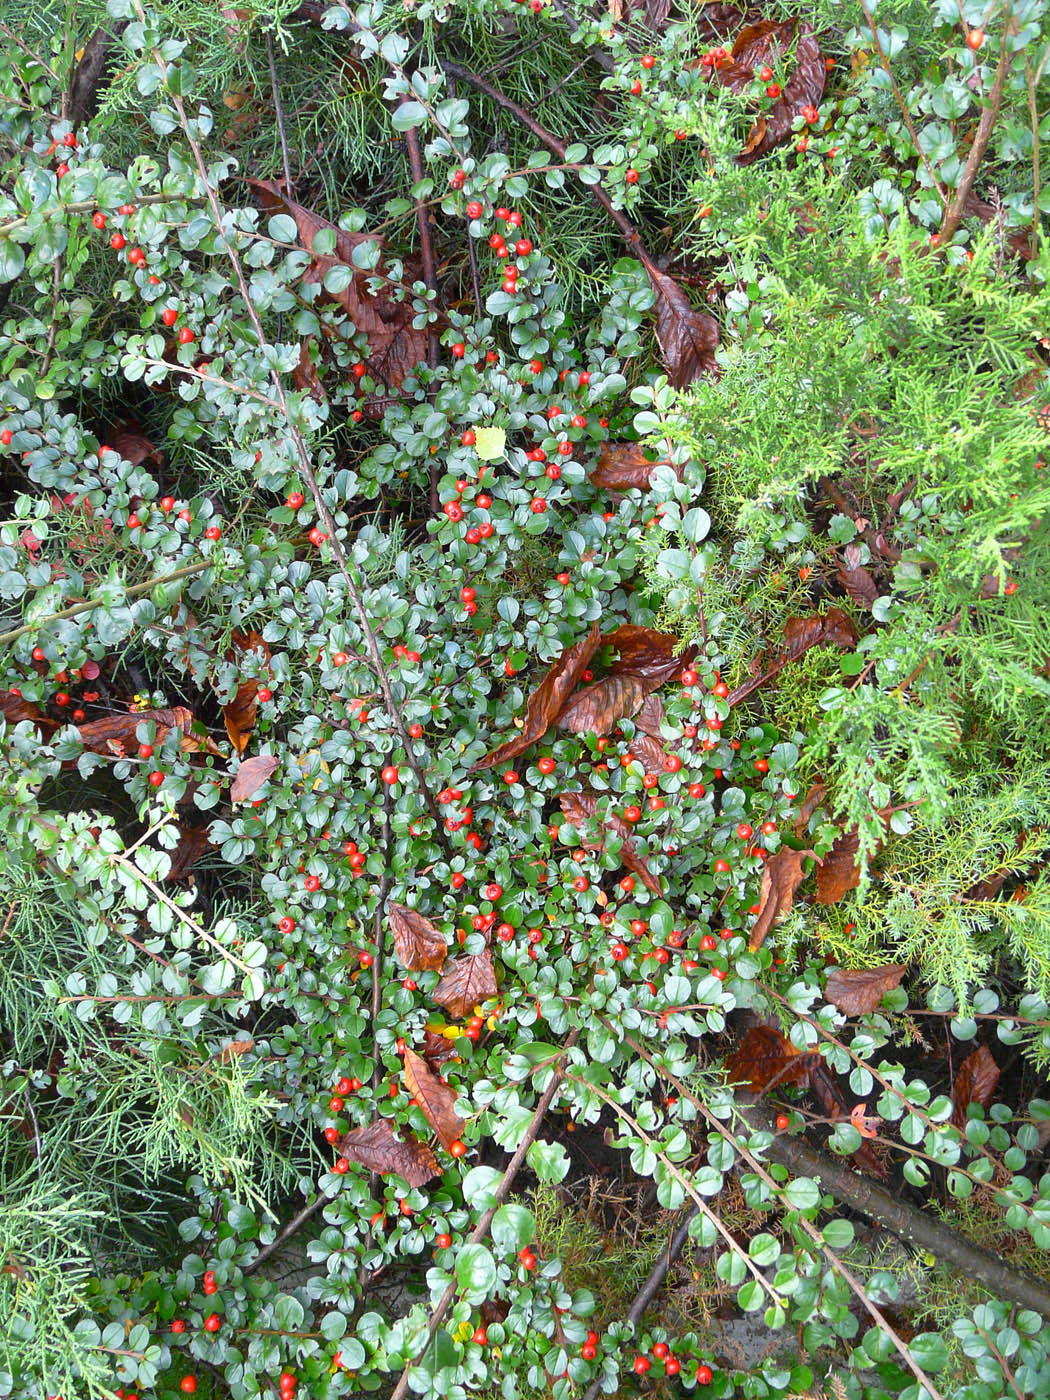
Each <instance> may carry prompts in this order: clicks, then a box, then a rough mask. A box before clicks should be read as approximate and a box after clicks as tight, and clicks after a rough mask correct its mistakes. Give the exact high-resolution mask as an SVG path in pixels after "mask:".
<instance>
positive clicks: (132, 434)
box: [106, 420, 164, 467]
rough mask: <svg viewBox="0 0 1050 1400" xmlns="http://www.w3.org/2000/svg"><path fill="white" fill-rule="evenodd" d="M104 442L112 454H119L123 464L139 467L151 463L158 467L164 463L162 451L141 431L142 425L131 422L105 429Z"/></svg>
mask: <svg viewBox="0 0 1050 1400" xmlns="http://www.w3.org/2000/svg"><path fill="white" fill-rule="evenodd" d="M106 442H107V443H108V444H109V446H110V447H112V449H113V451H114V452H119V453H120V455H121V456H122V457H123V458H124V460H125V462H131V463H132V465H133V466H136V467H137V466H140V465H141V463H143V462H151V463H152V464H153V466H155V467H159V466H161V465H162V463H163V461H164V453H163V451H162V450H161V449H160V448H159V447H157V446H156V445H155V444H154V443H152V442H151V441H150V439H149V438H148V437H147V436H146V435H145V433H144V432H143V431H142V424H141V423H137V422H135V421H133V420H130V421H127V422H124V423H121V424H119V425H116V426H114V427H111V428H107V429H106Z"/></svg>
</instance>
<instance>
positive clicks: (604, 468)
mask: <svg viewBox="0 0 1050 1400" xmlns="http://www.w3.org/2000/svg"><path fill="white" fill-rule="evenodd" d="M666 465H668V463H667V459H666V458H654V459H652V460H650V459H649V458H648V457H647V456H646V455H645V448H644V447H643V446H642V444H641V443H640V442H603V443H602V446H601V451H600V452H599V453H598V464H597V466H595V467H592V468H591V470H590V472H589V473H588V479H589V480H590V483H591V485H592V486H593V487H594V488H595V489H596V490H598V491H648V489H649V478H650V477H651V476H652V474H653V470H654V468H656V467H659V466H666Z"/></svg>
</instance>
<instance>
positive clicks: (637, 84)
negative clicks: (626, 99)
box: [631, 78, 642, 97]
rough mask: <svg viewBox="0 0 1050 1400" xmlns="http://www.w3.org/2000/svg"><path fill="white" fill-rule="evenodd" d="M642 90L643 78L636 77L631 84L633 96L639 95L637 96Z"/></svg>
mask: <svg viewBox="0 0 1050 1400" xmlns="http://www.w3.org/2000/svg"><path fill="white" fill-rule="evenodd" d="M641 91H642V80H641V78H635V80H634V82H633V83H632V84H631V96H632V97H637V96H638V95H639V94H640V93H641Z"/></svg>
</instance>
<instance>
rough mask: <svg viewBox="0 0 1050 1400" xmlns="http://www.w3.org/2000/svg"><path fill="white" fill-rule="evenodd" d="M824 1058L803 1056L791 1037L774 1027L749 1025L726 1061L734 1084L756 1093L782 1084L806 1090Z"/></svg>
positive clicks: (727, 1069) (761, 1092) (809, 1053)
mask: <svg viewBox="0 0 1050 1400" xmlns="http://www.w3.org/2000/svg"><path fill="white" fill-rule="evenodd" d="M819 1060H820V1056H819V1055H816V1054H813V1053H812V1052H807V1053H806V1054H800V1053H799V1051H798V1050H796V1048H795V1047H794V1045H792V1043H791V1041H790V1040H788V1038H787V1036H786V1035H784V1034H783V1033H782V1032H781V1031H778V1030H777V1029H776V1028H775V1027H773V1026H749V1027H748V1028H747V1030H746V1031H745V1032H744V1034H743V1036H742V1037H741V1040H740V1044H739V1045H738V1046H737V1047H736V1049H735V1050H734V1051H733V1053H732V1054H731V1055H729V1056H728V1057H727V1058H726V1062H725V1068H726V1074H727V1076H728V1078H729V1080H730V1082H731V1083H734V1084H747V1085H748V1086H749V1088H751V1089H752V1090H753V1091H754V1092H755V1093H756V1094H764V1093H765V1092H766V1090H767V1089H771V1088H775V1087H776V1086H778V1085H782V1084H797V1085H798V1087H799V1088H800V1089H804V1088H805V1087H806V1086H807V1084H808V1083H809V1078H810V1074H811V1072H812V1070H813V1067H814V1064H815V1063H816V1062H819Z"/></svg>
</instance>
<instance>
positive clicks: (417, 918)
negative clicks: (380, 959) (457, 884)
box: [386, 900, 448, 972]
mask: <svg viewBox="0 0 1050 1400" xmlns="http://www.w3.org/2000/svg"><path fill="white" fill-rule="evenodd" d="M386 912H387V918H388V919H389V921H390V931H391V933H392V934H393V935H394V952H395V953H396V954H397V957H398V961H399V962H400V963H401V965H402V967H404V968H406V969H407V971H409V972H440V971H441V965H442V963H443V962H444V961H445V954H446V953H447V952H448V945H447V944H446V942H445V935H444V934H443V933H442V932H441V930H440V929H439V928H437V927H436V925H434V924H432V923H431V922H430V920H429V919H427V918H424V916H423V915H422V914H420V913H419V912H418V910H416V909H409V908H408V906H407V905H405V904H395V903H394V901H393V900H391V901H390V902H389V903H388V904H387V906H386Z"/></svg>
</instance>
